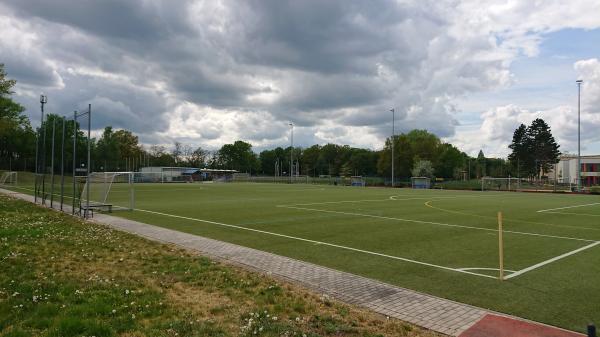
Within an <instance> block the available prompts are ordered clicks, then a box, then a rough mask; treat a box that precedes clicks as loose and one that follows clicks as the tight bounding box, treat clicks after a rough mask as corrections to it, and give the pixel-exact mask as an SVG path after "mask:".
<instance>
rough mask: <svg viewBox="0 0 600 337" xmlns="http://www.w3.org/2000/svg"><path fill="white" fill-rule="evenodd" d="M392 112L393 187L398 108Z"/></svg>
mask: <svg viewBox="0 0 600 337" xmlns="http://www.w3.org/2000/svg"><path fill="white" fill-rule="evenodd" d="M390 111H391V112H392V187H394V143H395V139H394V138H395V136H396V130H394V126H395V124H396V109H391V110H390Z"/></svg>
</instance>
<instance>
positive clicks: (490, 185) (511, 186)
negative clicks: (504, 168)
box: [481, 177, 521, 191]
mask: <svg viewBox="0 0 600 337" xmlns="http://www.w3.org/2000/svg"><path fill="white" fill-rule="evenodd" d="M520 188H521V179H520V178H494V177H483V178H481V190H482V191H518V190H519V189H520Z"/></svg>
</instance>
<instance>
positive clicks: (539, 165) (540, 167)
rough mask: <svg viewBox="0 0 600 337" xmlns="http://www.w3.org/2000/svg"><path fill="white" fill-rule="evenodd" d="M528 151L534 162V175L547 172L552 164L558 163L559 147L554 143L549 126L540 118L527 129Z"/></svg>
mask: <svg viewBox="0 0 600 337" xmlns="http://www.w3.org/2000/svg"><path fill="white" fill-rule="evenodd" d="M527 138H528V139H529V151H530V155H531V156H532V159H533V162H534V175H535V176H538V177H539V175H541V174H543V173H545V172H548V171H549V170H550V169H551V168H552V165H553V164H556V163H558V159H559V156H560V151H559V148H560V146H559V145H558V144H557V143H556V140H555V139H554V136H552V132H551V130H550V126H548V124H547V123H546V122H545V121H544V120H543V119H541V118H537V119H535V120H534V121H533V122H531V125H530V126H529V128H527Z"/></svg>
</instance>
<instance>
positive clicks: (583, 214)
mask: <svg viewBox="0 0 600 337" xmlns="http://www.w3.org/2000/svg"><path fill="white" fill-rule="evenodd" d="M544 213H548V214H567V215H580V216H600V214H586V213H573V212H544ZM570 227H573V226H570ZM575 228H576V227H575ZM579 228H586V227H579ZM594 229H597V228H594Z"/></svg>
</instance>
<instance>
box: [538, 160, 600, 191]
mask: <svg viewBox="0 0 600 337" xmlns="http://www.w3.org/2000/svg"><path fill="white" fill-rule="evenodd" d="M553 166H554V167H553V169H551V170H550V172H548V173H547V175H548V179H550V181H554V180H556V182H558V183H561V184H574V185H575V184H577V156H576V155H564V156H562V157H560V161H559V162H558V163H557V164H556V165H553ZM554 168H555V169H554ZM581 184H582V185H583V186H593V185H600V155H594V156H581Z"/></svg>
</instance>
